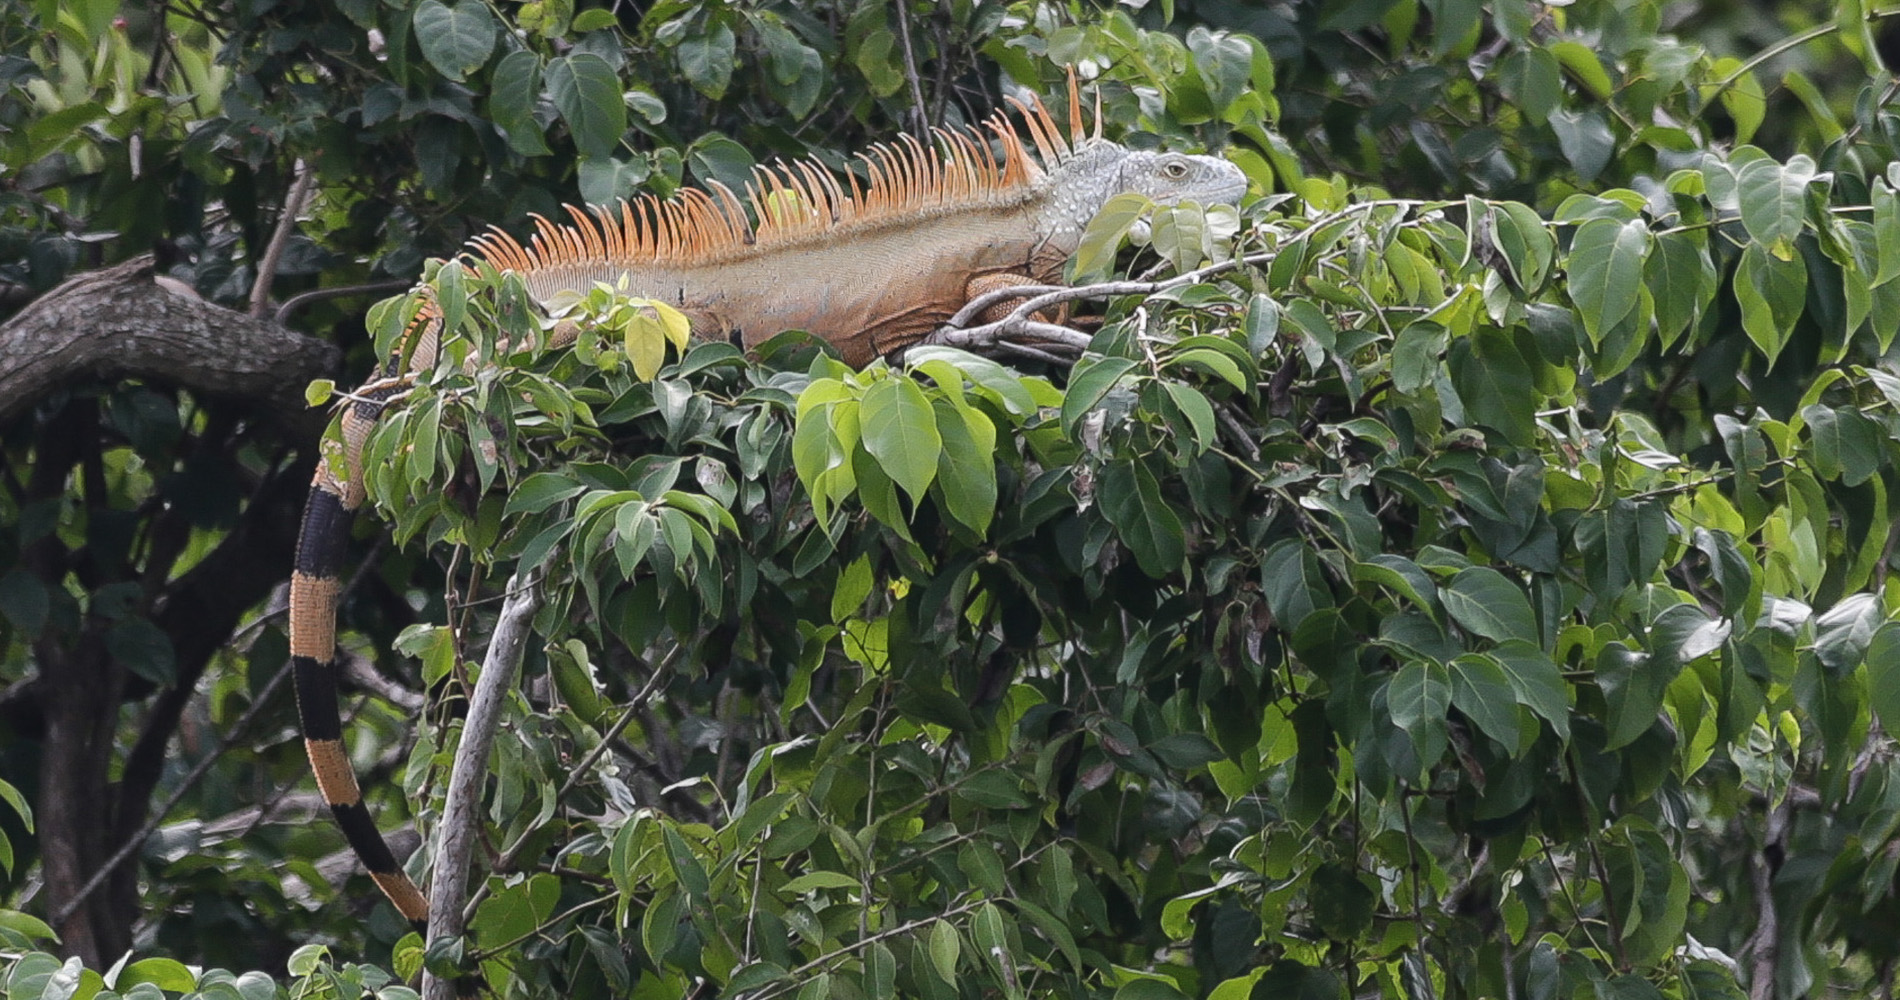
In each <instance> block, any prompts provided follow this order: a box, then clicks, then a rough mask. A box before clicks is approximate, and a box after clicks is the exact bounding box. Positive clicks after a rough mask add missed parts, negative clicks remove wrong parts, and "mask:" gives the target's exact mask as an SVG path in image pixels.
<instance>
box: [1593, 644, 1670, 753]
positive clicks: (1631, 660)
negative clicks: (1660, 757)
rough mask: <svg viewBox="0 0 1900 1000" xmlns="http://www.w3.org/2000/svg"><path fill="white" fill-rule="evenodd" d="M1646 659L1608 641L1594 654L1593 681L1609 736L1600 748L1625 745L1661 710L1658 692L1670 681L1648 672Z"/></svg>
mask: <svg viewBox="0 0 1900 1000" xmlns="http://www.w3.org/2000/svg"><path fill="white" fill-rule="evenodd" d="M1649 659H1650V658H1649V656H1648V655H1647V654H1645V653H1640V652H1637V651H1635V650H1632V649H1630V648H1628V647H1627V646H1624V645H1623V644H1622V643H1621V642H1612V643H1610V644H1608V645H1606V646H1604V647H1603V651H1602V652H1601V653H1599V654H1597V662H1596V681H1597V687H1598V688H1600V689H1602V691H1603V700H1604V704H1605V707H1606V708H1607V709H1608V713H1609V714H1608V718H1606V719H1605V720H1604V722H1605V724H1606V726H1607V728H1608V729H1609V733H1608V735H1607V737H1606V739H1605V742H1604V747H1603V749H1604V750H1606V751H1609V750H1615V749H1617V748H1619V747H1624V746H1628V745H1629V744H1630V743H1631V742H1633V741H1634V740H1635V739H1636V738H1637V737H1638V736H1641V735H1643V734H1644V733H1646V732H1648V731H1649V727H1650V726H1652V725H1654V724H1655V722H1656V713H1657V712H1658V711H1660V710H1661V709H1662V690H1663V687H1665V686H1666V685H1667V684H1668V682H1669V680H1670V678H1666V677H1659V676H1657V675H1659V674H1660V673H1661V671H1659V670H1652V669H1649Z"/></svg>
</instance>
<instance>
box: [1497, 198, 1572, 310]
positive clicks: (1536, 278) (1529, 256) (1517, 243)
mask: <svg viewBox="0 0 1900 1000" xmlns="http://www.w3.org/2000/svg"><path fill="white" fill-rule="evenodd" d="M1491 233H1492V237H1493V239H1495V240H1496V241H1497V246H1498V250H1499V251H1501V252H1502V253H1503V254H1504V259H1505V260H1506V261H1508V262H1509V263H1510V267H1511V276H1512V277H1513V278H1514V279H1516V281H1517V287H1518V288H1519V289H1520V290H1522V291H1523V292H1524V294H1526V295H1529V294H1532V293H1535V292H1536V291H1537V290H1538V289H1539V288H1542V287H1543V285H1544V281H1545V280H1546V279H1548V278H1549V277H1550V267H1551V263H1552V261H1553V260H1554V259H1555V257H1556V253H1557V239H1556V237H1554V236H1552V235H1551V234H1550V227H1549V226H1548V225H1546V224H1545V223H1544V220H1543V218H1542V217H1541V216H1539V215H1538V214H1537V212H1536V211H1535V210H1533V209H1532V208H1531V207H1530V206H1529V205H1523V204H1519V203H1518V202H1514V201H1504V202H1499V203H1497V204H1496V205H1493V206H1492V207H1491Z"/></svg>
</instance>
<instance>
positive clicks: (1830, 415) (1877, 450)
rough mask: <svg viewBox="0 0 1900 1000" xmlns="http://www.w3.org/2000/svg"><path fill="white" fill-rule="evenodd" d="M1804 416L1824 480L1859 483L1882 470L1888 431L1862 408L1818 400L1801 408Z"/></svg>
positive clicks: (1848, 483) (1814, 456) (1817, 467)
mask: <svg viewBox="0 0 1900 1000" xmlns="http://www.w3.org/2000/svg"><path fill="white" fill-rule="evenodd" d="M1801 419H1802V420H1803V421H1804V422H1805V423H1806V424H1807V425H1808V435H1809V436H1810V437H1811V438H1812V439H1813V440H1814V450H1813V452H1812V453H1811V454H1812V456H1813V461H1814V471H1815V473H1816V474H1817V475H1819V476H1820V477H1821V478H1822V479H1838V480H1840V481H1841V483H1842V485H1845V486H1859V485H1860V484H1862V483H1864V482H1866V481H1867V480H1868V479H1870V478H1872V476H1873V474H1874V473H1875V472H1878V471H1879V470H1880V464H1881V461H1882V460H1883V459H1884V458H1885V457H1886V433H1885V431H1883V430H1882V428H1881V426H1880V425H1879V424H1877V423H1875V422H1874V421H1872V420H1870V419H1868V418H1867V416H1866V415H1865V414H1863V413H1861V412H1860V410H1859V409H1858V408H1854V407H1841V408H1840V409H1835V408H1833V407H1831V406H1825V405H1823V404H1820V403H1814V404H1811V405H1809V406H1805V407H1803V408H1802V409H1801Z"/></svg>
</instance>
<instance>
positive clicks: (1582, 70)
mask: <svg viewBox="0 0 1900 1000" xmlns="http://www.w3.org/2000/svg"><path fill="white" fill-rule="evenodd" d="M1550 54H1551V55H1554V56H1556V57H1557V61H1558V62H1560V63H1562V64H1563V67H1564V69H1567V70H1569V71H1570V75H1571V76H1572V77H1573V78H1575V79H1576V81H1577V82H1578V83H1580V84H1582V85H1583V86H1584V89H1586V90H1588V91H1590V96H1592V97H1595V98H1596V99H1597V100H1599V101H1603V100H1608V99H1609V96H1610V93H1611V90H1612V86H1611V84H1610V74H1609V73H1608V72H1607V71H1605V70H1604V68H1603V62H1602V60H1600V59H1598V58H1597V54H1596V51H1595V50H1594V49H1591V48H1590V47H1589V46H1587V45H1584V44H1583V43H1582V42H1556V43H1554V44H1552V45H1551V46H1550Z"/></svg>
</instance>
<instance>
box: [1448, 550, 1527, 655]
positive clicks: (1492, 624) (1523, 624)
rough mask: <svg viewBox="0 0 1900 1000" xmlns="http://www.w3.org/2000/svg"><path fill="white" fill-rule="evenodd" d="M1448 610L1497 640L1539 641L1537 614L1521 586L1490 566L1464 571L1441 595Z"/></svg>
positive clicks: (1456, 617) (1486, 635) (1462, 620)
mask: <svg viewBox="0 0 1900 1000" xmlns="http://www.w3.org/2000/svg"><path fill="white" fill-rule="evenodd" d="M1439 599H1440V600H1442V601H1444V602H1445V610H1446V611H1448V612H1450V613H1451V617H1452V619H1453V620H1454V621H1456V622H1457V623H1458V624H1460V625H1462V626H1464V627H1465V628H1467V629H1469V630H1471V631H1473V632H1476V633H1478V634H1479V635H1481V636H1484V637H1485V638H1487V639H1491V640H1494V641H1496V642H1503V641H1505V640H1507V639H1522V640H1524V641H1525V642H1529V643H1532V644H1535V643H1536V642H1537V641H1538V634H1537V631H1538V630H1537V616H1536V615H1534V614H1532V613H1531V602H1530V599H1529V598H1526V597H1525V596H1524V591H1523V589H1522V588H1520V587H1519V586H1518V585H1516V584H1514V583H1512V582H1511V581H1510V580H1507V579H1505V577H1504V574H1502V573H1500V572H1498V571H1497V570H1494V569H1492V568H1490V567H1489V566H1473V567H1471V568H1470V569H1466V570H1461V571H1460V572H1459V573H1458V575H1457V576H1454V577H1452V578H1451V583H1450V584H1448V585H1446V587H1445V589H1444V590H1443V591H1442V592H1441V593H1440V594H1439Z"/></svg>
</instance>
